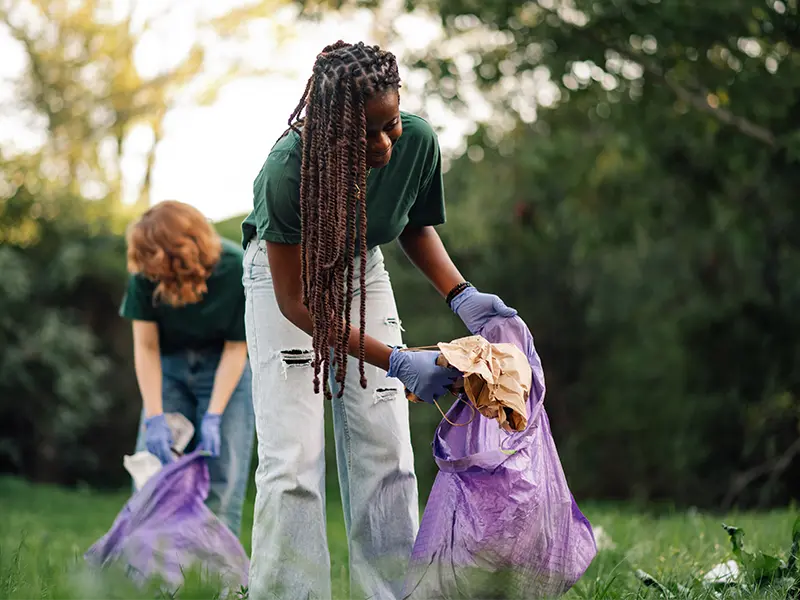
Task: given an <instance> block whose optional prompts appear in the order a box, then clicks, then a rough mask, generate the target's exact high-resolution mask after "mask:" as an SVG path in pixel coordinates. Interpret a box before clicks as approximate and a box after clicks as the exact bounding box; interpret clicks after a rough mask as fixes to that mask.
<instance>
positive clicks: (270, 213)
mask: <svg viewBox="0 0 800 600" xmlns="http://www.w3.org/2000/svg"><path fill="white" fill-rule="evenodd" d="M399 88H400V77H399V75H398V70H397V62H396V60H395V57H394V56H393V55H392V54H391V53H389V52H386V51H384V50H381V49H379V48H378V47H376V46H367V45H364V44H363V43H357V44H347V43H344V42H341V41H339V42H337V43H335V44H333V45H330V46H327V47H326V48H324V49H323V51H322V52H321V53H320V54H319V55H318V56H317V59H316V61H315V64H314V70H313V73H312V75H311V77H310V79H309V80H308V84H307V86H306V89H305V91H304V93H303V96H302V98H301V99H300V102H299V104H298V105H297V108H296V109H295V110H294V112H293V113H292V115H291V116H290V118H289V129H288V130H287V131H286V132H285V133H284V135H283V136H282V137H281V138H280V139H279V140H278V141H277V143H276V144H275V145H274V146H273V148H272V150H271V151H270V153H269V156H268V158H267V160H266V162H265V163H264V166H263V167H262V169H261V172H260V173H259V174H258V177H257V178H256V180H255V183H254V186H253V191H254V210H253V212H252V213H251V214H250V216H248V218H247V219H246V220H245V221H244V223H243V224H242V231H243V244H244V247H245V257H244V285H245V293H246V306H245V323H246V330H247V341H248V349H249V356H250V361H251V366H252V371H253V401H254V407H255V413H256V433H257V438H258V457H259V464H258V470H257V473H256V486H257V497H256V509H255V524H254V528H253V546H252V563H251V571H250V597H251V598H258V599H261V598H270V599H272V598H281V599H284V598H285V599H287V600H295V599H296V600H300V599H301V598H302V599H306V598H319V599H329V598H330V597H331V587H330V557H329V554H328V546H327V540H326V532H325V463H324V456H325V455H324V421H323V414H324V404H325V402H324V401H323V398H327V399H329V400H331V404H332V408H333V424H334V435H335V441H336V457H337V463H338V468H339V481H340V486H341V490H342V503H343V509H344V516H345V525H346V528H347V536H348V541H349V549H350V574H351V596H352V597H353V598H359V597H361V598H375V599H393V598H397V597H399V595H400V593H401V588H402V582H403V577H404V571H405V566H406V563H407V561H408V558H409V555H410V553H411V548H412V545H413V543H414V538H415V536H416V533H417V527H418V510H419V508H418V497H417V484H416V477H415V474H414V457H413V453H412V449H411V439H410V431H409V423H408V403H407V401H406V400H405V396H404V393H403V391H404V388H405V389H408V390H409V391H411V392H413V393H414V394H416V395H417V396H419V397H420V398H422V399H423V400H425V401H427V402H432V401H433V400H434V399H436V398H438V397H439V396H441V395H443V394H444V393H445V391H446V389H447V387H448V386H449V385H450V384H451V383H452V381H453V380H454V378H455V377H457V376H458V372H456V371H454V370H453V369H449V368H442V367H439V366H437V365H436V362H435V361H436V355H437V353H435V352H403V351H401V345H402V340H401V335H400V332H401V328H400V321H399V319H398V316H397V308H396V306H395V301H394V296H393V293H392V287H391V283H390V281H389V276H388V274H387V273H386V270H385V268H384V263H383V257H382V255H381V251H380V248H379V247H380V245H382V244H387V243H389V242H392V241H394V240H398V241H399V243H400V245H401V247H402V248H403V250H404V251H405V253H406V255H407V256H408V257H409V259H410V260H411V262H412V263H413V264H415V265H416V266H417V267H418V268H419V270H420V271H422V273H423V274H424V275H425V276H426V277H427V278H428V279H429V280H430V282H431V283H432V284H433V285H434V287H435V288H436V289H437V290H438V291H439V292H440V293H441V295H442V296H443V297H444V298H445V299H446V300H447V302H448V304H449V305H450V308H451V309H452V310H454V311H455V312H456V314H458V315H459V316H460V317H461V318H462V320H463V321H464V323H465V324H466V326H467V328H468V329H469V330H470V331H472V332H477V331H478V330H479V328H480V327H481V324H482V323H484V322H485V321H486V320H488V319H489V318H491V317H493V316H497V315H498V314H499V315H507V316H513V315H515V314H516V311H514V310H513V309H511V308H508V307H507V306H505V304H503V302H502V301H501V300H500V299H499V298H498V297H497V296H493V295H489V294H482V293H479V292H478V291H477V290H475V288H474V287H472V286H471V285H470V284H469V283H467V282H466V281H464V279H463V277H462V276H461V274H460V273H459V272H458V270H457V269H456V267H455V266H454V265H453V263H452V261H451V260H450V258H449V256H448V254H447V252H446V250H445V249H444V246H443V245H442V242H441V240H440V239H439V236H438V234H437V233H436V230H435V229H434V227H435V226H437V225H440V224H442V223H444V220H445V219H444V217H445V210H444V190H443V186H442V165H441V154H440V150H439V144H438V141H437V138H436V134H435V133H434V132H433V130H432V129H431V127H430V126H429V125H428V124H427V123H426V122H425V121H424V120H423V119H421V118H420V117H417V116H415V115H412V114H408V113H405V112H401V111H400V96H399ZM303 111H305V115H304V116H301V115H302V114H303ZM351 323H352V324H351ZM348 355H350V356H352V357H355V358H357V359H358V363H357V366H356V368H353V367H352V366H350V365H349V361H348Z"/></svg>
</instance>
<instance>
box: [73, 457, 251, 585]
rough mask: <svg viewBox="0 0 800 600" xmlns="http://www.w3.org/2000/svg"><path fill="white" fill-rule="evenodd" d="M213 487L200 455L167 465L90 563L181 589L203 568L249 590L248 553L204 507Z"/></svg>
mask: <svg viewBox="0 0 800 600" xmlns="http://www.w3.org/2000/svg"><path fill="white" fill-rule="evenodd" d="M209 484H210V482H209V476H208V466H207V465H206V457H205V456H204V455H203V454H202V453H201V452H193V453H192V454H187V455H186V456H184V457H183V458H181V459H179V460H176V461H175V462H173V463H170V464H169V465H166V466H165V467H164V468H163V469H161V471H159V472H158V473H157V474H156V475H154V476H153V477H151V478H150V479H149V480H148V481H147V483H146V484H145V485H144V487H143V488H142V489H141V490H139V491H138V492H136V493H135V494H134V495H133V496H132V497H131V499H130V500H129V501H128V502H127V504H125V506H124V508H123V509H122V511H121V512H120V514H119V515H118V516H117V518H116V520H115V521H114V524H113V526H112V527H111V529H110V530H109V531H108V533H106V535H104V536H103V537H102V538H100V539H99V540H98V541H97V542H95V544H94V545H93V546H92V547H91V548H89V550H88V551H87V552H86V554H85V558H86V560H87V561H88V562H89V563H90V564H92V565H95V566H101V567H105V566H108V565H111V564H118V565H121V566H122V567H123V568H124V569H125V570H126V571H127V573H128V575H129V576H130V577H131V578H132V579H133V580H134V581H136V582H137V583H140V584H143V583H145V582H147V581H148V580H150V579H151V578H153V577H160V578H161V579H163V580H164V582H165V583H167V584H168V585H169V586H170V587H172V588H173V589H177V588H178V587H179V586H180V585H181V584H182V582H183V571H184V570H187V569H190V568H192V567H199V568H200V569H202V571H203V573H208V574H212V575H213V576H215V577H219V578H221V579H222V581H223V582H224V585H225V587H226V588H227V589H228V590H235V589H238V588H239V586H246V585H247V574H248V570H249V566H250V563H249V561H248V558H247V554H246V553H245V551H244V548H242V545H241V544H240V543H239V540H238V539H237V538H236V536H235V535H233V533H232V532H231V531H230V530H229V529H228V528H227V527H226V526H225V524H224V523H222V521H220V520H219V519H218V518H217V517H216V515H214V513H212V512H211V510H210V509H209V508H208V507H207V506H206V505H205V500H206V498H207V497H208V491H209Z"/></svg>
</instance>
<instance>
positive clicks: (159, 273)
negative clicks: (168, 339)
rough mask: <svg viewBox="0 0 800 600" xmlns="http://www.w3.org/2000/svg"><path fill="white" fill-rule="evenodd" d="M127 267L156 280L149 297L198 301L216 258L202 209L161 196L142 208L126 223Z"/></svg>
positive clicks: (217, 247)
mask: <svg viewBox="0 0 800 600" xmlns="http://www.w3.org/2000/svg"><path fill="white" fill-rule="evenodd" d="M127 241H128V272H130V273H131V274H135V275H137V274H138V275H142V276H143V277H146V278H147V279H149V280H150V281H153V282H155V283H156V289H155V292H154V293H153V300H154V301H155V302H163V303H165V304H168V305H170V306H174V307H182V306H186V305H187V304H194V303H196V302H199V301H200V300H201V299H202V297H203V295H204V294H205V293H206V292H207V291H208V286H207V284H206V281H207V280H208V278H209V276H210V275H211V272H212V271H213V270H214V267H215V266H216V264H217V262H218V261H219V257H220V253H221V252H222V244H221V241H220V237H219V234H217V232H216V231H215V230H214V228H213V227H212V226H211V224H210V223H209V222H208V220H207V219H206V218H205V217H204V216H203V214H202V213H201V212H200V211H199V210H197V209H196V208H194V207H193V206H189V205H188V204H185V203H183V202H178V201H176V200H167V201H164V202H160V203H159V204H156V205H155V206H153V207H152V208H150V209H149V210H148V211H146V212H145V213H144V214H143V215H142V216H141V217H140V218H139V220H137V221H136V222H134V223H133V224H132V225H131V226H130V228H129V229H128V234H127Z"/></svg>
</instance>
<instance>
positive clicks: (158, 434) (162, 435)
mask: <svg viewBox="0 0 800 600" xmlns="http://www.w3.org/2000/svg"><path fill="white" fill-rule="evenodd" d="M144 437H145V446H146V447H147V451H148V452H149V453H150V454H153V455H154V456H156V457H158V459H159V460H160V461H161V464H162V465H165V464H167V463H170V462H172V461H173V460H174V457H173V456H172V432H171V431H170V429H169V425H167V420H166V419H165V418H164V415H163V414H160V415H155V416H153V417H150V418H148V419H145V422H144Z"/></svg>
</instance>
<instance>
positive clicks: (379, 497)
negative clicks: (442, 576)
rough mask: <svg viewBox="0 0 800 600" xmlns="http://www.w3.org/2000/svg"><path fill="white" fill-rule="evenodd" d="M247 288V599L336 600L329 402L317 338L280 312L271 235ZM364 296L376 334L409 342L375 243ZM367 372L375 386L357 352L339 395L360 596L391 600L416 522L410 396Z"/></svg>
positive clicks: (247, 275) (247, 264)
mask: <svg viewBox="0 0 800 600" xmlns="http://www.w3.org/2000/svg"><path fill="white" fill-rule="evenodd" d="M355 276H356V281H358V273H356V274H355ZM356 287H357V286H356ZM244 288H245V294H246V298H247V304H246V311H245V322H246V326H247V345H248V350H249V353H250V364H251V367H252V371H253V404H254V408H255V416H256V434H257V438H258V469H257V471H256V490H257V493H256V505H255V522H254V525H253V547H252V557H251V565H250V585H249V588H250V598H251V599H252V600H262V599H267V600H278V599H279V600H307V599H314V600H330V599H331V583H330V556H329V553H328V544H327V536H326V527H325V525H326V521H325V435H324V403H325V400H324V396H323V395H322V394H314V389H313V383H312V375H313V372H312V368H311V360H312V356H313V355H312V350H311V348H312V346H311V338H310V337H309V336H308V335H307V334H306V333H304V332H303V331H301V330H300V329H298V328H297V327H295V326H294V325H293V324H292V323H290V322H289V321H288V320H287V319H286V318H285V317H284V316H283V315H282V314H281V312H280V310H279V309H278V304H277V301H276V299H275V292H274V289H273V286H272V277H271V274H270V270H269V265H268V263H267V256H266V248H265V245H264V242H261V243H257V242H256V241H251V242H250V243H249V244H248V246H247V250H246V252H245V256H244ZM366 293H367V329H366V331H367V333H368V334H369V335H371V336H373V337H375V338H377V339H379V340H380V341H382V342H384V343H386V344H391V345H399V344H401V343H402V342H401V333H400V321H399V319H398V316H397V307H396V305H395V301H394V294H393V293H392V286H391V282H390V281H389V275H388V273H387V272H386V269H385V268H384V263H383V255H382V253H381V251H380V249H377V248H376V249H374V250H371V251H370V253H369V257H368V262H367V273H366ZM358 294H359V292H358V290H356V295H358ZM359 305H360V297H356V298H354V300H353V314H352V322H353V323H356V324H357V323H358V322H359V318H360V317H359ZM365 369H366V376H367V382H368V386H367V389H362V388H361V385H360V383H359V373H358V364H357V361H356V360H355V359H352V358H351V359H350V361H349V364H348V369H347V382H346V386H345V391H344V395H343V397H342V398H340V399H336V398H335V397H334V399H333V402H332V404H333V425H334V435H335V442H336V460H337V464H338V470H339V484H340V487H341V492H342V506H343V509H344V521H345V526H346V528H347V538H348V542H349V550H350V582H351V597H352V598H370V599H371V600H394V599H395V598H399V596H400V593H401V590H402V585H403V578H404V576H405V570H406V566H407V563H408V558H409V556H410V554H411V548H412V546H413V543H414V539H415V537H416V534H417V529H418V526H419V512H418V511H419V508H418V506H419V504H418V495H417V480H416V476H415V474H414V456H413V451H412V449H411V433H410V429H409V421H408V402H407V401H406V399H405V396H404V394H403V386H402V384H401V383H400V382H399V381H398V380H397V379H389V378H387V377H386V372H385V371H383V370H381V369H379V368H377V367H373V366H372V365H369V364H367V365H365ZM331 385H332V388H331V389H333V390H335V389H336V388H335V386H334V385H333V382H331ZM337 600H338V599H337Z"/></svg>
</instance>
